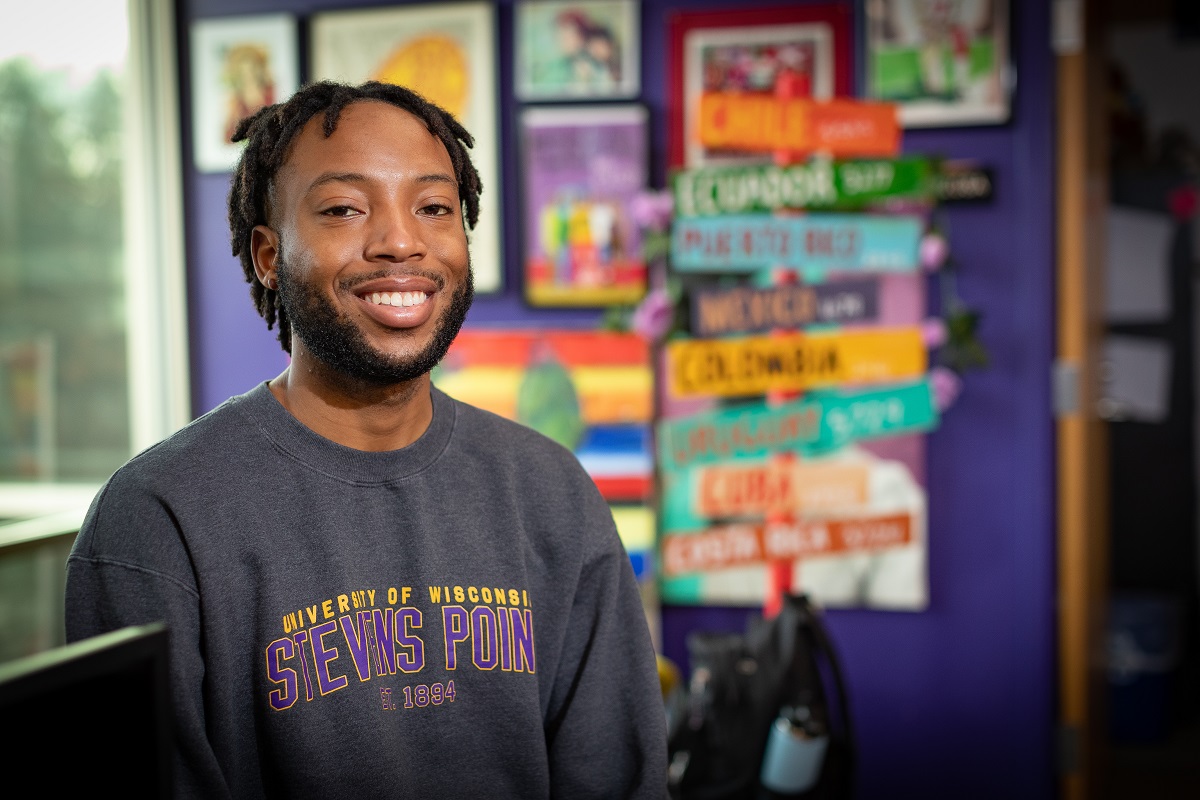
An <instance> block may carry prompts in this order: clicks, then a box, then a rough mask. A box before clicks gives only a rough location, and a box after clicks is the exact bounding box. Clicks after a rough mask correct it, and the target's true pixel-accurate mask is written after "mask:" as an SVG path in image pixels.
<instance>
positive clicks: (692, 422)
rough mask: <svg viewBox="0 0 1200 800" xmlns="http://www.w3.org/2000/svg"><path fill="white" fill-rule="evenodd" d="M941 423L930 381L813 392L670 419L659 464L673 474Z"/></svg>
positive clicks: (661, 437)
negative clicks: (774, 402) (772, 402)
mask: <svg viewBox="0 0 1200 800" xmlns="http://www.w3.org/2000/svg"><path fill="white" fill-rule="evenodd" d="M937 422H938V413H937V407H936V406H935V405H934V399H933V390H932V388H931V387H930V384H929V381H928V380H921V381H917V382H915V383H910V384H905V385H902V386H892V387H889V388H887V389H878V390H872V391H863V392H844V391H840V390H822V391H812V392H809V393H808V394H807V395H806V396H805V397H804V399H803V400H797V401H795V402H792V403H787V404H784V405H780V406H774V407H770V406H767V405H765V404H758V405H753V406H743V407H739V408H733V409H727V410H724V411H715V412H706V413H703V414H696V415H693V416H689V417H681V418H678V419H668V420H663V421H662V422H660V423H659V425H658V442H659V464H661V465H662V468H663V470H664V471H671V470H679V469H683V468H686V467H689V466H693V465H696V464H712V463H718V462H724V461H736V460H738V459H744V458H758V457H761V456H767V455H771V454H774V453H779V452H799V453H801V454H816V453H821V452H827V451H829V450H833V449H836V448H838V447H842V446H844V445H846V444H849V443H851V442H855V441H860V440H863V439H876V438H880V437H883V436H898V435H900V434H906V433H920V432H924V431H929V430H932V429H933V428H935V427H936V426H937Z"/></svg>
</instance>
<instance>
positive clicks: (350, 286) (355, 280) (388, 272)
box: [338, 267, 446, 292]
mask: <svg viewBox="0 0 1200 800" xmlns="http://www.w3.org/2000/svg"><path fill="white" fill-rule="evenodd" d="M397 275H414V276H416V277H419V278H425V279H426V280H430V281H433V283H434V284H435V285H436V286H437V288H438V291H439V292H440V291H442V290H443V289H445V288H446V276H445V275H443V274H441V273H440V272H434V271H432V270H427V269H421V268H420V267H403V268H400V269H396V268H392V269H388V268H384V269H377V270H375V271H374V272H368V273H366V274H363V275H354V276H353V277H349V278H342V279H341V280H340V281H338V288H339V289H341V290H342V291H346V292H353V291H354V288H355V287H356V286H361V285H362V284H364V283H367V282H368V281H373V280H378V279H379V278H394V277H396V276H397Z"/></svg>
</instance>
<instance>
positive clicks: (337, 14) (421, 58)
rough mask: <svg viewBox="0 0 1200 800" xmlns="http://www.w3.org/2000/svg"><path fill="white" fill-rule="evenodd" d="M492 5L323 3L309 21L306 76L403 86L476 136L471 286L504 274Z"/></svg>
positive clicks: (486, 286) (479, 287)
mask: <svg viewBox="0 0 1200 800" xmlns="http://www.w3.org/2000/svg"><path fill="white" fill-rule="evenodd" d="M495 17H496V9H495V7H494V6H493V5H492V4H491V3H484V2H460V3H442V4H438V3H420V4H416V5H405V6H390V7H386V8H368V9H349V10H340V11H322V12H319V13H316V14H314V15H313V17H312V23H311V26H310V32H311V33H310V36H311V49H310V53H309V55H310V58H311V63H312V70H311V79H312V80H337V81H346V82H349V83H361V82H363V81H366V80H378V81H383V82H385V83H394V84H398V85H400V86H406V87H408V88H410V89H413V90H414V91H416V92H419V93H420V94H421V95H423V96H424V97H426V98H427V99H429V100H430V101H431V102H434V103H436V104H437V105H439V106H441V107H442V108H444V109H446V110H447V111H449V112H450V113H451V114H452V115H454V117H455V118H456V119H458V121H459V122H461V123H462V125H463V127H464V128H466V129H467V131H468V132H469V133H470V134H471V135H472V136H473V137H475V146H474V147H473V148H471V160H472V161H473V162H474V164H475V168H476V169H477V170H478V171H479V177H480V180H481V181H482V183H483V194H482V195H481V196H480V198H479V224H478V225H476V226H475V228H474V229H473V230H471V231H470V233H469V237H470V248H471V264H472V267H473V268H474V271H475V291H476V292H478V293H480V294H489V293H493V292H498V291H500V289H501V288H502V282H503V275H504V272H503V269H502V266H503V263H504V262H503V259H502V250H501V236H500V231H501V228H502V224H501V217H500V197H501V195H502V191H501V187H500V169H499V160H498V155H497V154H498V146H497V145H498V142H497V136H496V131H497V130H499V127H500V124H499V117H498V116H497V112H496V98H497V97H498V96H499V91H498V87H497V83H496V74H497V62H496V55H495V41H496V19H495Z"/></svg>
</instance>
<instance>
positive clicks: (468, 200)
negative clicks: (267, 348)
mask: <svg viewBox="0 0 1200 800" xmlns="http://www.w3.org/2000/svg"><path fill="white" fill-rule="evenodd" d="M358 100H380V101H382V102H385V103H391V104H392V105H394V106H396V107H398V108H402V109H404V110H405V111H408V112H410V113H411V114H413V115H415V116H416V117H418V118H419V119H421V120H422V121H423V122H424V123H425V126H426V127H427V128H428V129H429V132H430V133H432V134H433V135H435V136H437V137H438V138H439V139H441V140H442V144H444V145H445V146H446V151H447V152H448V153H449V154H450V161H451V162H452V163H453V164H454V177H455V180H457V181H458V194H459V197H460V198H461V199H462V204H463V218H464V219H465V220H466V223H467V226H468V227H469V228H474V227H475V223H476V222H478V221H479V194H480V192H482V191H483V186H482V184H481V183H480V180H479V173H478V172H477V171H476V169H475V165H474V164H472V163H471V156H470V154H469V153H468V152H467V150H468V148H471V147H473V146H474V145H475V140H474V138H472V136H471V134H469V133H467V130H466V129H465V128H463V126H462V125H461V124H460V123H459V122H458V120H456V119H455V118H454V117H453V116H452V115H451V114H450V113H449V112H447V111H446V110H444V109H442V108H440V107H439V106H436V105H434V104H433V103H431V102H429V101H428V100H426V99H425V98H424V97H422V96H421V95H419V94H417V93H416V92H414V91H412V90H411V89H406V88H405V87H403V86H396V85H394V84H390V83H380V82H379V81H368V82H367V83H363V84H361V85H358V86H352V85H348V84H344V83H335V82H333V81H319V82H316V83H310V84H307V85H306V86H304V87H302V88H301V89H300V90H299V91H297V92H296V93H295V94H294V95H292V96H291V98H290V99H288V101H287V102H285V103H276V104H275V105H271V106H267V107H266V108H264V109H262V110H260V111H258V112H257V113H255V114H253V115H251V116H249V117H246V118H245V119H243V120H242V121H241V123H239V124H238V126H237V129H236V130H235V131H234V134H233V141H235V142H240V141H242V140H246V142H247V144H246V147H245V149H244V150H243V151H242V155H241V158H240V159H239V160H238V164H237V167H236V169H235V170H234V174H233V185H232V186H231V187H230V190H229V232H230V236H231V240H232V244H233V254H234V255H235V256H237V257H238V258H240V259H241V262H242V272H243V273H244V274H245V278H246V282H247V283H249V284H250V297H251V299H252V300H253V301H254V307H255V308H256V309H258V313H259V314H260V315H261V316H262V318H263V319H265V320H266V321H267V328H268V329H270V328H272V327H274V325H275V323H276V322H278V323H279V343H280V344H281V345H283V349H284V350H285V351H287V352H288V353H290V352H292V327H291V325H290V324H289V322H288V319H287V315H286V314H285V313H284V310H283V306H282V305H281V304H280V302H279V292H278V291H276V290H275V289H268V288H267V287H265V286H263V285H262V283H260V282H259V280H258V276H257V275H256V274H255V272H254V261H253V259H252V257H251V253H250V234H251V232H252V231H253V230H254V228H255V226H257V225H267V224H268V221H267V201H268V199H269V197H270V194H271V186H272V184H273V183H274V181H275V175H276V173H277V172H279V168H280V167H281V166H283V162H284V159H286V158H287V155H288V150H289V147H290V145H291V143H292V140H293V139H294V138H295V137H296V134H297V132H299V131H300V129H301V128H303V127H304V125H305V124H306V123H307V122H308V121H309V120H310V119H312V118H313V117H315V116H316V115H317V114H320V113H324V114H325V120H324V126H323V130H324V132H325V136H326V137H329V136H331V135H332V134H333V132H334V130H335V129H336V128H337V124H338V119H339V117H340V116H341V113H342V110H343V109H345V108H346V106H348V105H350V104H351V103H353V102H356V101H358Z"/></svg>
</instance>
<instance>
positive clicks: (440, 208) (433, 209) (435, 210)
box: [419, 203, 454, 217]
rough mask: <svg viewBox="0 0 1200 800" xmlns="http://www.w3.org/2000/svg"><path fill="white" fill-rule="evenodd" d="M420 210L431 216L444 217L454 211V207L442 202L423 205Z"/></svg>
mask: <svg viewBox="0 0 1200 800" xmlns="http://www.w3.org/2000/svg"><path fill="white" fill-rule="evenodd" d="M419 210H420V213H422V214H425V215H426V216H430V217H444V216H446V215H447V214H453V213H454V209H452V208H450V206H446V205H442V204H441V203H430V204H429V205H427V206H422V207H421V208H420V209H419Z"/></svg>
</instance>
